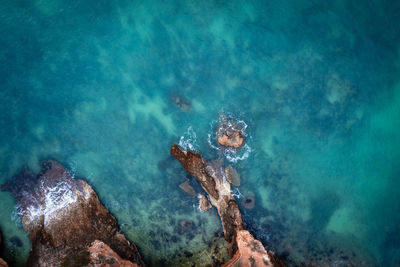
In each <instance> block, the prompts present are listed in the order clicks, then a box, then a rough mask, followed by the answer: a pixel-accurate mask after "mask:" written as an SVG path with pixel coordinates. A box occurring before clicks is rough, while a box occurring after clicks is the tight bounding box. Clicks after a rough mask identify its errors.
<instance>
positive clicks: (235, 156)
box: [224, 144, 252, 163]
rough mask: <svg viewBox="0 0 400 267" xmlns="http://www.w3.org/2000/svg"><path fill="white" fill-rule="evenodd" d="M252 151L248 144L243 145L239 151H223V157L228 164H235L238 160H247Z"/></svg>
mask: <svg viewBox="0 0 400 267" xmlns="http://www.w3.org/2000/svg"><path fill="white" fill-rule="evenodd" d="M251 151H252V149H251V147H250V146H249V145H248V144H245V145H244V146H243V147H242V148H241V149H239V150H238V151H236V150H235V149H232V148H227V149H225V150H224V156H225V158H226V159H227V160H229V161H230V162H233V163H236V162H237V161H238V160H244V159H247V158H248V157H249V155H250V153H251Z"/></svg>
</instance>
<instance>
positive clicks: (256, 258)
mask: <svg viewBox="0 0 400 267" xmlns="http://www.w3.org/2000/svg"><path fill="white" fill-rule="evenodd" d="M236 243H237V245H238V249H237V251H236V253H235V255H234V256H233V257H232V259H231V260H230V261H228V262H227V263H225V264H224V265H222V266H223V267H232V266H235V267H247V266H268V267H273V266H282V267H283V266H285V265H284V264H283V262H282V261H281V260H280V259H278V258H277V257H276V256H275V255H274V254H273V253H271V252H267V251H266V250H265V248H264V246H263V245H262V243H261V242H260V241H258V240H257V239H255V238H254V237H253V236H252V235H251V234H250V233H249V231H247V230H241V231H239V232H238V233H237V235H236Z"/></svg>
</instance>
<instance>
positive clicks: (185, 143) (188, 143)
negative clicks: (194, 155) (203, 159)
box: [178, 126, 198, 151]
mask: <svg viewBox="0 0 400 267" xmlns="http://www.w3.org/2000/svg"><path fill="white" fill-rule="evenodd" d="M178 144H179V146H180V147H181V148H182V149H183V150H194V151H197V150H198V146H197V135H196V132H195V131H194V130H193V128H192V126H190V127H189V128H188V129H187V131H186V133H184V135H182V136H181V138H180V139H179V143H178Z"/></svg>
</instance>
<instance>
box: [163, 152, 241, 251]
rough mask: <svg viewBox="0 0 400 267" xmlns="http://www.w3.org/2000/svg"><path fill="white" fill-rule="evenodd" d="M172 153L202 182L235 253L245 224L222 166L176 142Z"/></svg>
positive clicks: (226, 238)
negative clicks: (238, 235)
mask: <svg viewBox="0 0 400 267" xmlns="http://www.w3.org/2000/svg"><path fill="white" fill-rule="evenodd" d="M170 153H171V155H172V156H174V157H175V158H177V159H178V161H179V162H180V163H181V164H182V165H183V167H184V168H185V169H186V171H187V172H188V173H189V174H190V175H192V176H193V177H195V178H196V179H197V181H199V182H200V185H201V187H202V188H203V189H204V191H205V192H206V193H207V194H208V196H209V198H210V201H211V204H212V205H213V206H214V207H216V208H217V211H218V214H219V216H220V218H221V222H222V228H223V230H224V237H225V240H226V241H227V242H228V244H229V247H230V254H231V255H233V254H234V253H235V252H236V238H235V236H236V232H237V231H239V230H242V229H243V224H242V216H241V214H240V211H239V207H238V205H237V203H236V201H235V199H234V198H233V196H232V195H231V193H230V184H229V183H228V182H227V181H226V179H224V176H223V169H222V167H221V166H220V168H218V166H215V165H212V164H207V163H206V162H205V161H204V159H203V157H202V156H201V155H200V154H199V153H197V152H194V151H184V150H182V149H181V148H180V147H179V146H178V145H176V144H174V145H172V147H171V152H170ZM214 163H218V161H215V162H214Z"/></svg>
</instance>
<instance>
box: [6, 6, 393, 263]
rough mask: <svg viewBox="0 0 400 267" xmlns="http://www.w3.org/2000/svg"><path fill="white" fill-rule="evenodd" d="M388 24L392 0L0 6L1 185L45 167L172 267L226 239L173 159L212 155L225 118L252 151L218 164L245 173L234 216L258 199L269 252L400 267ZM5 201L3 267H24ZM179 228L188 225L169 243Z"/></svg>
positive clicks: (149, 257) (250, 221)
mask: <svg viewBox="0 0 400 267" xmlns="http://www.w3.org/2000/svg"><path fill="white" fill-rule="evenodd" d="M399 11H400V2H398V1H344V0H342V1H328V2H327V1H246V2H245V1H231V2H229V3H228V2H224V1H173V2H165V1H145V2H139V1H61V0H58V1H51V0H37V1H2V2H1V4H0V30H1V33H2V37H1V38H0V59H1V63H2V64H1V65H0V82H1V90H0V152H1V153H0V173H1V175H0V182H1V183H3V182H4V181H5V180H7V179H10V178H11V177H12V175H13V174H15V173H16V172H18V171H19V170H20V169H21V168H22V167H23V166H28V167H29V168H31V169H32V170H34V171H37V170H38V169H39V163H40V161H41V160H44V159H49V158H50V159H56V160H58V161H60V162H61V163H63V164H64V165H65V166H67V167H68V169H69V170H70V171H71V172H73V173H75V174H76V176H77V177H84V178H85V179H86V180H87V181H88V182H89V183H90V184H91V185H92V186H93V188H94V189H95V191H96V192H97V194H98V195H99V198H100V199H101V201H102V202H103V203H104V205H105V206H106V207H107V208H108V209H109V210H110V211H111V212H112V213H113V214H114V215H115V216H116V217H117V219H118V221H119V224H120V225H121V229H122V231H123V232H124V233H126V235H127V236H128V237H129V238H130V239H131V240H133V241H134V242H135V243H136V244H137V246H138V247H139V249H140V251H141V253H142V254H143V256H144V259H145V261H146V262H147V263H148V264H149V265H150V266H160V265H161V264H167V265H168V264H170V265H171V264H172V263H171V262H174V260H176V259H177V258H178V257H179V256H183V257H188V256H190V255H191V254H196V253H198V252H199V251H202V250H204V249H206V248H207V247H208V246H209V242H210V241H211V240H214V239H215V236H216V235H217V233H218V232H220V231H221V230H222V229H221V225H220V222H219V218H218V216H217V215H216V213H215V211H214V212H213V211H208V212H200V211H199V210H198V209H197V199H196V197H192V196H190V195H187V194H185V193H184V192H183V191H182V190H180V189H179V187H178V185H179V184H180V183H181V182H183V181H185V179H186V178H187V175H186V173H185V171H184V170H183V168H182V167H181V166H180V165H179V163H178V162H177V161H176V160H174V159H172V158H171V157H170V156H169V148H170V146H171V144H172V143H174V142H179V141H180V138H181V136H184V139H183V141H187V143H186V144H187V145H188V144H190V145H192V146H193V147H194V148H195V149H196V150H198V151H200V152H201V153H202V154H203V155H204V156H205V157H206V158H207V159H210V160H212V159H216V158H225V156H224V155H222V154H221V152H220V151H218V150H216V149H214V148H213V147H212V146H210V144H209V142H208V135H209V134H211V135H212V133H213V131H214V129H213V126H215V123H216V121H217V120H218V118H219V116H220V115H221V114H230V115H231V116H234V117H235V118H237V120H243V121H244V122H245V123H246V124H247V134H248V136H247V139H246V144H247V145H248V147H249V151H250V153H249V154H248V157H243V159H241V160H237V161H236V162H230V163H229V160H228V159H226V158H225V163H226V164H228V163H229V164H231V165H232V166H234V167H235V168H236V169H237V171H238V172H239V174H240V175H241V180H242V181H241V182H242V183H241V186H240V187H239V188H237V189H235V190H236V191H235V192H236V193H237V194H238V195H241V197H240V198H238V202H239V205H240V206H242V204H241V201H242V199H243V198H244V197H246V196H249V195H254V197H255V208H254V209H252V210H246V209H244V208H243V207H242V212H243V216H244V221H245V224H246V226H247V228H248V229H249V230H250V231H251V232H252V233H253V234H254V235H255V236H256V237H257V238H259V239H260V240H261V241H262V242H263V244H264V245H265V246H267V247H269V248H272V249H274V250H275V251H276V252H277V253H278V255H281V257H283V258H284V259H285V261H286V262H287V263H288V264H289V265H301V264H306V265H307V264H310V263H317V264H321V263H322V262H325V259H328V258H329V259H333V261H331V262H330V263H329V264H328V265H330V266H343V265H344V264H346V262H347V263H348V262H350V263H353V264H355V265H364V266H397V265H399V264H400V234H399V233H400V228H399V224H400V215H399V214H400V194H399V193H398V192H399V188H400V162H399V158H400V133H399V129H400V69H399V68H400V57H399V51H400V49H399V48H400V47H399V43H400V26H398V25H400V19H399ZM176 99H183V100H184V102H185V101H187V102H188V103H189V104H190V107H189V109H188V110H182V109H180V108H178V107H177V106H176V105H174V100H176ZM243 155H244V152H243V151H239V154H238V155H236V156H238V157H240V156H243ZM233 156H235V155H233ZM193 184H195V183H193ZM197 190H199V188H198V187H197ZM0 199H1V202H0V203H1V209H0V227H1V230H2V232H3V234H4V236H5V239H6V253H7V255H6V259H7V260H8V261H9V262H11V263H12V262H13V261H15V263H16V264H17V265H22V264H23V263H24V261H25V259H26V256H27V253H28V251H29V241H28V238H27V236H26V234H25V233H24V231H23V229H22V228H21V226H20V223H19V221H18V218H17V217H16V216H15V203H14V201H13V199H12V197H11V195H10V194H9V193H6V192H0ZM181 219H187V220H193V222H194V225H195V227H194V229H193V230H192V231H189V232H187V233H184V234H182V235H179V234H177V227H178V226H177V225H178V224H179V220H181ZM16 237H17V238H16ZM16 240H20V241H21V242H18V241H16Z"/></svg>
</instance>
